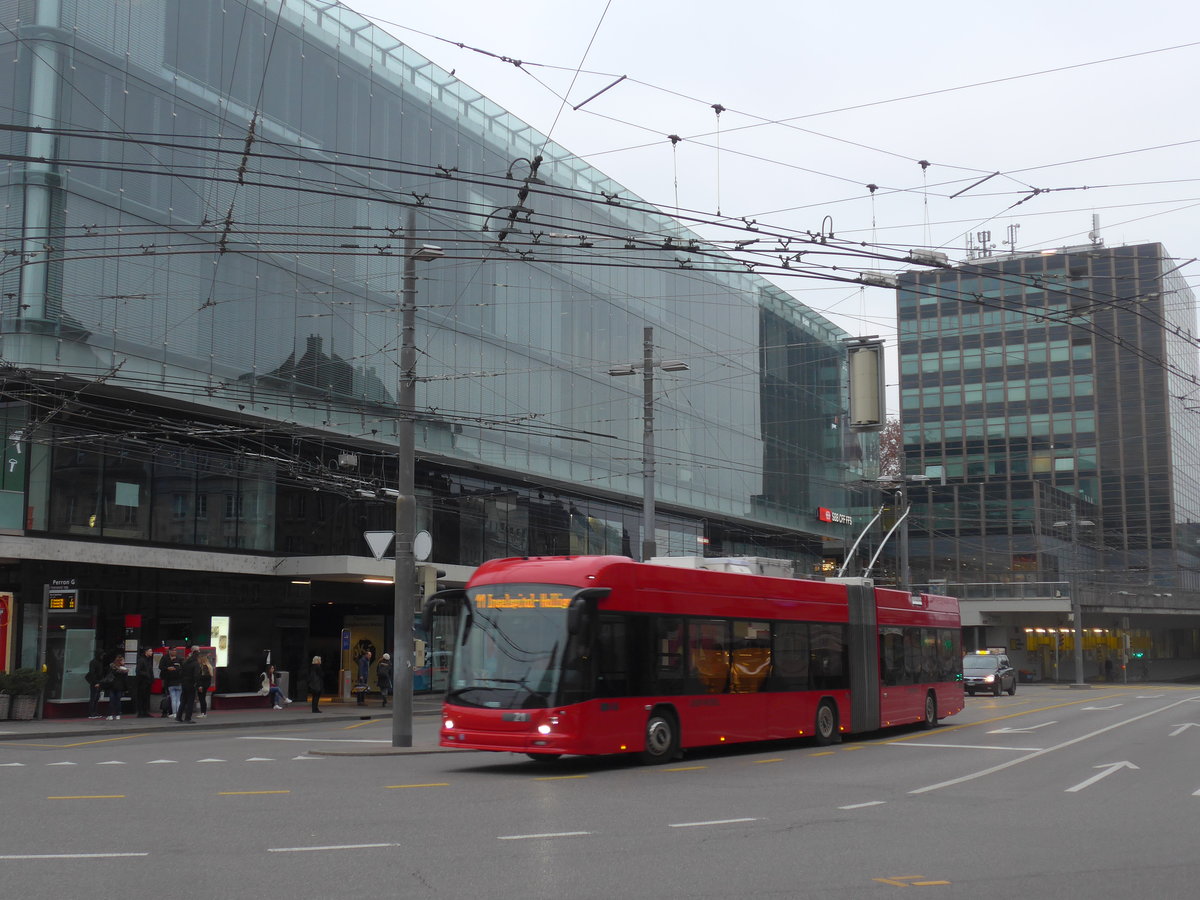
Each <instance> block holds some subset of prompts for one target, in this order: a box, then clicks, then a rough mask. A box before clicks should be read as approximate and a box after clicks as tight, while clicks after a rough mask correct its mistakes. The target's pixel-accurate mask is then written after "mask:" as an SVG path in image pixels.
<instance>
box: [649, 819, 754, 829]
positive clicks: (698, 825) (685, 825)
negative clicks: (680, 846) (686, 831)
mask: <svg viewBox="0 0 1200 900" xmlns="http://www.w3.org/2000/svg"><path fill="white" fill-rule="evenodd" d="M757 821H758V819H713V820H712V821H711V822H673V823H671V824H669V825H667V827H668V828H703V827H704V826H705V825H737V824H739V823H741V822H757Z"/></svg>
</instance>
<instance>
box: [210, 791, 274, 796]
mask: <svg viewBox="0 0 1200 900" xmlns="http://www.w3.org/2000/svg"><path fill="white" fill-rule="evenodd" d="M290 793H291V791H217V796H218V797H243V796H247V795H251V794H290Z"/></svg>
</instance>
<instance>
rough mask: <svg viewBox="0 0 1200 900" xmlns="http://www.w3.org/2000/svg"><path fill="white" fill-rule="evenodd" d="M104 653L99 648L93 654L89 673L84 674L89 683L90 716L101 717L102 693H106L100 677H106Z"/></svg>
mask: <svg viewBox="0 0 1200 900" xmlns="http://www.w3.org/2000/svg"><path fill="white" fill-rule="evenodd" d="M105 669H106V666H105V665H104V654H103V652H102V651H100V650H97V651H96V652H95V654H94V655H93V656H92V660H91V662H89V663H88V670H87V674H86V675H84V676H83V680H84V681H86V682H87V683H88V718H89V719H100V718H103V717H102V716H101V715H100V695H101V694H103V693H104V688H102V687H101V686H100V679H101V678H103V677H104V671H105Z"/></svg>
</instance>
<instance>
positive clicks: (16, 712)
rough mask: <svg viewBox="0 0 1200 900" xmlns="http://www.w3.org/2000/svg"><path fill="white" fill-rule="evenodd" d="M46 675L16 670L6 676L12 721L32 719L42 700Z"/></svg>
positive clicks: (26, 670) (29, 670) (32, 670)
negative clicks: (10, 698)
mask: <svg viewBox="0 0 1200 900" xmlns="http://www.w3.org/2000/svg"><path fill="white" fill-rule="evenodd" d="M45 686H46V675H45V673H43V672H39V671H37V670H36V669H16V670H15V671H13V672H12V674H10V675H9V676H8V692H9V694H10V695H11V697H12V700H11V703H12V709H11V714H12V717H13V718H14V719H32V718H33V717H34V715H35V714H36V713H37V707H38V703H39V702H41V699H42V688H44V687H45Z"/></svg>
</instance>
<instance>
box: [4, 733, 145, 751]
mask: <svg viewBox="0 0 1200 900" xmlns="http://www.w3.org/2000/svg"><path fill="white" fill-rule="evenodd" d="M149 734H150V732H145V733H142V734H126V735H122V736H121V737H110V738H100V739H99V740H95V741H77V742H75V743H74V744H42V743H36V744H35V743H31V742H29V741H0V746H6V747H18V746H20V747H39V748H41V747H46V748H49V749H51V750H70V749H71V748H73V747H87V746H88V745H89V744H111V743H113V742H114V741H128V740H131V739H132V738H140V737H148V736H149Z"/></svg>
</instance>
